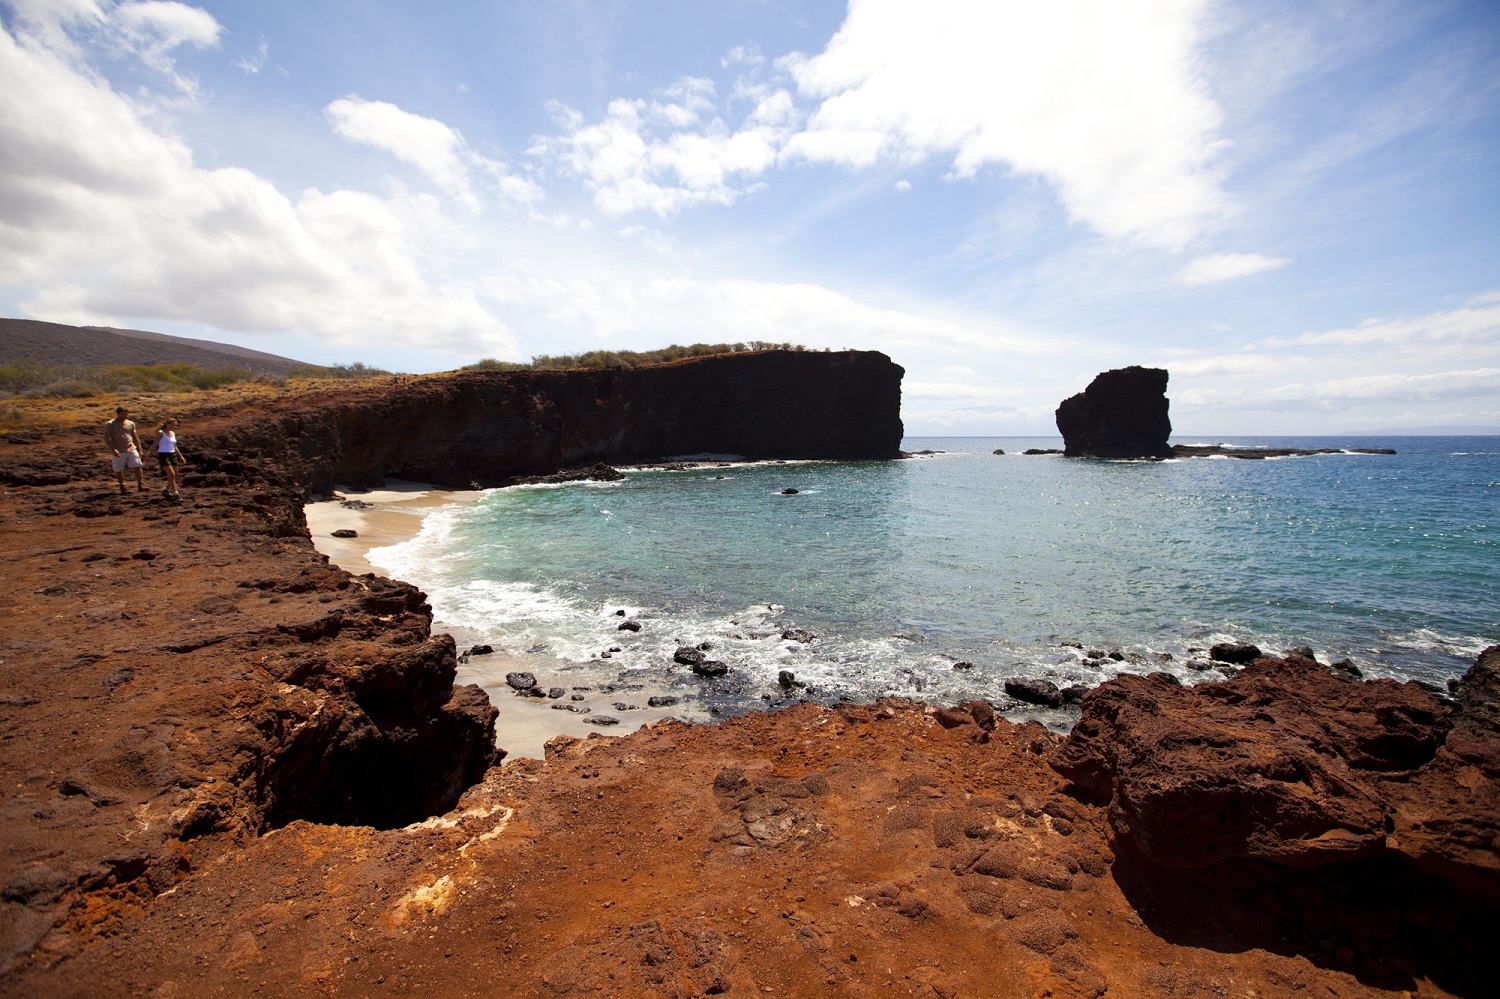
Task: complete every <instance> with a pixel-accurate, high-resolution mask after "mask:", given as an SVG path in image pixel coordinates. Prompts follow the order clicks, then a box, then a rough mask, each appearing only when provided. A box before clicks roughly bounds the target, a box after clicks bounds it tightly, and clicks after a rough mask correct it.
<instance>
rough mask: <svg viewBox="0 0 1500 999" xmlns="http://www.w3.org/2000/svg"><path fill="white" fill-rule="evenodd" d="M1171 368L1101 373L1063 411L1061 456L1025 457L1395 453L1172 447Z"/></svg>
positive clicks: (1380, 450)
mask: <svg viewBox="0 0 1500 999" xmlns="http://www.w3.org/2000/svg"><path fill="white" fill-rule="evenodd" d="M1167 379H1168V372H1167V370H1166V369H1165V368H1143V367H1139V366H1136V365H1132V366H1131V367H1128V368H1116V369H1114V370H1112V371H1105V372H1101V373H1100V374H1099V375H1097V376H1095V378H1094V380H1093V381H1091V382H1089V385H1088V388H1086V389H1084V390H1083V391H1082V392H1079V393H1078V394H1077V395H1072V396H1069V397H1068V398H1066V399H1064V400H1063V401H1062V402H1061V403H1060V404H1058V407H1057V413H1056V418H1057V429H1058V432H1059V433H1061V434H1062V436H1063V447H1062V449H1061V451H1060V452H1059V451H1058V450H1056V449H1052V448H1032V449H1029V450H1027V451H1025V452H1023V453H1024V454H1059V453H1061V454H1063V455H1066V456H1067V457H1070V458H1129V459H1136V460H1141V459H1149V460H1156V461H1160V460H1164V459H1167V458H1251V459H1253V458H1301V457H1308V456H1310V455H1315V454H1395V453H1396V452H1395V451H1393V450H1391V449H1390V448H1295V447H1254V448H1251V447H1232V446H1230V445H1227V444H1169V443H1168V438H1170V437H1171V436H1172V420H1171V417H1170V415H1169V411H1170V409H1171V401H1170V400H1169V399H1168V398H1167Z"/></svg>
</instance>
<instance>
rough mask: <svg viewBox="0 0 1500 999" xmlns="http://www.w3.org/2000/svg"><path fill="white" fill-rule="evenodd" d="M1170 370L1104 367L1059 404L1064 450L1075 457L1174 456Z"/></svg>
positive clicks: (1058, 420) (1066, 453) (1058, 416)
mask: <svg viewBox="0 0 1500 999" xmlns="http://www.w3.org/2000/svg"><path fill="white" fill-rule="evenodd" d="M1166 393H1167V372H1166V370H1165V369H1163V368H1142V367H1137V366H1131V367H1128V368H1117V369H1115V370H1113V371H1105V372H1103V373H1102V374H1100V375H1097V376H1096V377H1095V378H1094V380H1093V381H1091V382H1089V386H1088V388H1086V389H1084V390H1083V391H1082V392H1080V393H1078V394H1077V395H1074V396H1069V397H1068V398H1067V399H1064V400H1063V401H1062V402H1061V403H1060V404H1059V405H1058V407H1057V429H1058V431H1059V432H1060V433H1061V434H1062V436H1063V454H1065V455H1067V456H1069V457H1074V458H1170V457H1172V448H1171V447H1170V446H1169V445H1168V444H1167V438H1169V437H1171V436H1172V421H1171V420H1170V419H1169V418H1168V416H1167V408H1168V402H1167V395H1166Z"/></svg>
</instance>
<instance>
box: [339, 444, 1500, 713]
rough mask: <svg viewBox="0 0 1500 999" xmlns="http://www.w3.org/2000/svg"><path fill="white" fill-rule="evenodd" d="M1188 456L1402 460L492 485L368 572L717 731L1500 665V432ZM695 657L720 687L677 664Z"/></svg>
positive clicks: (1121, 464) (655, 475) (524, 650)
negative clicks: (793, 715) (1219, 666)
mask: <svg viewBox="0 0 1500 999" xmlns="http://www.w3.org/2000/svg"><path fill="white" fill-rule="evenodd" d="M1174 442H1175V443H1226V444H1229V445H1233V446H1236V447H1297V448H1319V447H1332V448H1357V447H1395V448H1396V449H1397V450H1398V452H1399V453H1397V454H1395V455H1368V454H1349V453H1340V454H1332V455H1320V456H1311V457H1289V458H1273V459H1262V460H1240V459H1230V458H1195V459H1184V460H1174V461H1165V462H1131V461H1100V460H1083V459H1068V458H1063V457H1061V456H1044V455H1033V456H1027V455H1022V454H1020V453H1019V452H1021V451H1022V450H1024V449H1026V448H1030V447H1058V446H1060V442H1059V441H1058V440H1057V439H1055V438H1050V439H1049V438H1037V439H1029V438H1013V437H1000V438H977V437H957V438H908V439H907V440H906V441H905V442H904V444H903V447H904V448H905V449H906V450H908V451H920V450H928V451H934V452H941V453H935V454H931V455H924V456H919V457H914V458H911V459H907V460H901V461H888V462H851V463H837V462H763V463H737V462H731V461H719V460H709V461H701V462H700V463H699V464H698V465H697V467H694V468H690V469H686V470H675V471H674V470H664V469H638V470H629V471H627V474H626V477H625V479H624V480H623V481H621V482H614V483H573V484H567V485H559V486H522V487H513V488H509V489H497V490H492V491H490V492H488V493H487V494H485V495H484V496H483V497H482V498H481V499H480V500H479V501H478V502H473V503H464V504H455V505H452V506H446V507H440V508H438V509H437V510H435V511H434V512H433V513H431V514H430V515H428V516H427V517H426V519H425V520H424V521H423V526H422V528H421V531H420V533H419V534H418V535H417V536H416V537H415V538H413V539H411V540H409V541H406V542H403V543H401V544H397V545H394V546H390V547H385V548H378V549H375V550H372V551H371V552H370V553H369V556H368V557H369V559H370V561H371V563H372V564H374V565H376V566H378V567H380V568H381V569H382V571H384V572H386V573H388V574H390V575H392V576H396V577H399V578H402V579H406V580H408V581H410V582H413V583H415V584H417V585H418V586H420V587H421V588H422V589H424V590H425V591H426V592H427V593H428V595H429V598H430V600H431V602H432V606H433V609H434V614H435V618H436V626H437V627H438V628H439V629H441V628H448V629H451V630H453V631H454V633H455V634H456V635H458V636H461V640H462V641H464V642H465V643H466V644H467V642H468V641H469V640H472V641H474V642H476V643H477V642H484V643H487V644H493V645H494V646H495V647H496V648H499V649H504V650H507V651H510V652H513V653H518V654H521V655H522V656H525V657H526V658H527V662H534V663H535V664H536V668H535V672H536V673H537V675H538V676H539V677H540V678H542V681H543V684H544V685H545V684H546V683H548V682H552V683H559V684H564V685H567V686H573V687H577V688H579V689H582V688H584V687H590V686H592V687H594V688H595V689H597V688H599V687H600V686H601V685H602V686H603V687H604V689H610V688H611V686H623V687H624V688H625V689H632V687H634V688H636V689H641V688H644V689H648V690H658V689H670V690H672V691H674V692H677V693H679V694H680V696H681V697H682V699H683V701H684V703H685V704H688V705H692V706H694V707H696V708H697V709H698V710H711V711H713V712H714V713H716V714H720V715H723V714H733V713H738V712H740V711H744V710H749V709H752V708H756V707H762V706H765V705H766V704H767V702H770V703H772V704H775V703H780V702H783V701H785V700H787V699H788V698H798V697H801V698H811V699H814V700H819V701H824V702H833V701H837V700H840V699H849V700H859V701H865V700H870V699H874V698H878V697H881V696H886V695H900V696H906V697H915V698H920V699H923V700H926V701H929V702H932V703H938V704H950V703H957V702H961V701H964V700H968V699H971V698H986V699H990V700H992V701H994V702H996V704H997V706H1005V705H1008V704H1009V702H1008V700H1007V698H1006V697H1005V696H1004V693H1003V689H1004V681H1005V680H1006V679H1007V678H1009V677H1015V676H1026V677H1036V678H1045V679H1048V680H1051V681H1053V682H1054V683H1056V684H1058V685H1059V686H1069V685H1074V684H1084V685H1088V686H1093V685H1096V684H1098V683H1100V682H1102V681H1104V680H1107V679H1109V678H1110V677H1113V676H1116V675H1119V674H1121V673H1127V672H1134V673H1145V672H1153V671H1166V672H1170V673H1173V674H1175V675H1176V676H1178V677H1179V678H1180V679H1181V680H1182V681H1183V682H1185V683H1193V682H1199V681H1201V680H1203V679H1217V678H1220V676H1221V674H1220V673H1218V672H1216V671H1205V670H1204V669H1203V666H1204V660H1206V659H1207V654H1206V650H1207V649H1208V648H1209V647H1210V646H1211V645H1213V644H1214V643H1216V642H1220V641H1228V640H1239V641H1248V642H1252V643H1254V644H1256V645H1258V646H1260V647H1261V648H1262V649H1263V650H1265V651H1267V652H1272V653H1279V652H1280V651H1281V650H1282V649H1286V648H1289V647H1292V646H1298V645H1308V646H1311V647H1312V648H1313V649H1314V650H1315V651H1316V653H1317V655H1318V658H1319V659H1320V660H1322V661H1324V662H1329V661H1333V660H1338V659H1348V660H1350V661H1352V662H1353V663H1354V664H1355V665H1356V666H1357V667H1358V668H1359V669H1360V670H1361V671H1362V672H1363V673H1364V674H1365V675H1366V676H1367V677H1394V678H1397V679H1403V680H1407V679H1416V680H1420V681H1423V682H1425V683H1427V684H1429V685H1433V686H1435V687H1437V688H1441V687H1442V686H1443V685H1444V684H1446V682H1447V681H1448V680H1449V679H1451V678H1453V677H1456V676H1458V675H1460V674H1461V673H1462V672H1463V671H1464V670H1465V669H1467V668H1468V666H1469V665H1470V664H1471V663H1472V662H1473V659H1474V657H1475V656H1476V655H1477V654H1478V653H1479V652H1480V651H1481V650H1482V649H1483V648H1484V647H1486V646H1487V645H1489V644H1492V643H1495V642H1500V581H1497V576H1500V574H1497V571H1496V570H1497V569H1500V516H1497V514H1500V437H1392V438H1380V439H1375V438H1350V437H1336V438H1309V437H1299V438H1271V437H1267V438H1226V439H1222V440H1221V441H1210V440H1203V439H1194V438H1185V437H1178V438H1174ZM996 449H1003V450H1004V451H1005V452H1006V453H1005V454H1003V455H997V454H994V453H992V452H994V451H995V450H996ZM787 489H795V490H797V492H796V493H795V494H784V492H783V491H784V490H787ZM620 611H624V614H623V615H621V614H620V613H619V612H620ZM625 620H630V621H635V622H638V623H639V624H640V626H641V627H640V630H639V631H635V632H630V631H621V630H619V626H620V624H621V623H623V622H624V621H625ZM793 629H800V630H801V631H803V632H806V633H808V634H810V635H812V636H815V637H814V638H813V639H812V640H811V641H798V640H796V638H795V637H793V638H785V637H783V636H784V635H785V634H787V633H789V632H792V630H793ZM803 637H805V636H803ZM701 643H708V645H709V646H710V648H709V650H708V656H709V657H710V658H711V659H715V660H719V661H722V662H723V663H725V664H727V665H728V666H729V667H730V672H729V674H728V675H727V676H725V677H724V678H722V679H718V680H705V679H703V678H700V677H698V676H695V675H693V674H692V673H691V672H689V671H688V670H687V669H686V668H685V667H683V666H680V665H674V664H673V662H672V659H673V653H674V652H675V650H676V649H678V648H679V647H680V646H684V645H690V646H698V645H700V644H701ZM611 650H615V651H611ZM782 671H788V672H790V673H791V674H793V675H794V677H795V679H796V681H797V682H798V683H799V684H804V685H805V686H800V687H792V688H790V689H787V688H785V687H784V686H783V685H782V683H781V682H780V680H779V677H780V674H781V672H782ZM461 678H462V677H461ZM1011 707H1013V708H1016V710H1024V711H1026V712H1030V713H1033V714H1037V713H1038V712H1037V709H1033V708H1024V709H1021V708H1018V707H1017V706H1015V705H1011ZM1039 714H1040V715H1041V716H1042V720H1044V721H1047V722H1048V723H1050V724H1054V725H1058V726H1061V725H1063V724H1066V721H1067V718H1066V715H1067V709H1061V710H1060V711H1059V712H1054V713H1051V714H1049V713H1048V712H1046V711H1042V712H1039Z"/></svg>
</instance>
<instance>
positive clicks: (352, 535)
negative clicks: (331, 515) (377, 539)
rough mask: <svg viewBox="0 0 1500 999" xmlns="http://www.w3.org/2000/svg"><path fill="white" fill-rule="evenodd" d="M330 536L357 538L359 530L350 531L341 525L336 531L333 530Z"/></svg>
mask: <svg viewBox="0 0 1500 999" xmlns="http://www.w3.org/2000/svg"><path fill="white" fill-rule="evenodd" d="M332 537H335V538H357V537H359V532H358V531H351V530H350V529H349V528H347V527H341V528H339V529H338V530H337V531H334V532H333V534H332Z"/></svg>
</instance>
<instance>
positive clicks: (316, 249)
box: [0, 10, 516, 355]
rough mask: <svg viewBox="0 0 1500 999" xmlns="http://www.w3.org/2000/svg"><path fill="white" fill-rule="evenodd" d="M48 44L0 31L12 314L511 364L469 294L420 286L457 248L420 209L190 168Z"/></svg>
mask: <svg viewBox="0 0 1500 999" xmlns="http://www.w3.org/2000/svg"><path fill="white" fill-rule="evenodd" d="M167 15H170V16H167ZM175 16H176V12H173V11H166V12H163V11H161V10H158V11H156V13H154V14H151V15H150V18H155V20H151V19H150V18H148V19H147V23H149V24H150V25H152V26H153V27H152V30H153V31H155V30H159V31H160V32H161V34H162V37H164V38H165V37H179V36H181V37H188V38H191V37H195V36H194V35H193V34H192V31H193V30H198V29H193V28H192V25H193V23H194V22H193V21H192V20H191V19H188V20H185V21H182V22H179V21H175V20H172V19H171V18H172V17H175ZM184 25H186V27H184ZM199 28H200V29H201V24H200V26H199ZM173 32H176V34H175V35H174V34H173ZM49 37H51V36H48V35H47V34H46V33H45V32H43V33H41V34H38V35H27V34H21V35H15V36H13V35H12V34H11V33H10V32H9V31H8V30H6V29H5V28H4V26H3V25H0V93H4V94H5V95H6V99H5V100H3V101H0V148H4V149H5V150H6V155H5V156H4V157H0V283H3V284H5V285H8V286H11V287H16V288H34V289H40V290H38V291H35V292H33V293H32V297H31V298H30V299H29V300H28V301H25V302H23V303H22V306H23V308H24V309H25V310H26V312H27V313H28V314H30V315H33V316H36V317H38V318H48V319H55V320H59V321H73V322H79V321H83V322H110V323H117V322H121V321H125V320H129V319H132V318H139V317H149V318H158V319H175V320H183V321H187V322H195V323H202V324H206V325H211V326H217V327H219V328H221V329H225V330H240V331H252V332H253V331H295V332H298V333H302V334H305V335H309V336H315V337H321V338H324V339H328V340H331V341H336V342H340V343H349V344H356V343H362V342H367V340H368V338H369V337H370V336H372V335H380V336H382V337H384V338H387V339H388V340H389V341H391V342H393V343H402V342H405V343H409V344H413V345H420V346H424V347H443V346H445V345H456V344H459V343H462V344H464V345H465V346H466V347H470V348H472V347H474V346H476V345H477V346H481V347H483V348H484V349H486V350H487V352H491V353H493V352H502V353H508V354H512V355H514V354H515V353H516V345H515V339H514V337H513V336H512V335H511V333H510V332H509V330H507V329H506V328H505V326H504V325H503V324H502V323H501V322H500V321H499V320H497V319H496V318H495V317H494V316H493V315H491V314H490V313H489V312H488V310H487V309H486V308H485V307H484V306H483V304H482V303H481V301H480V298H479V292H478V290H477V289H476V288H475V287H473V286H471V285H469V284H468V283H466V282H465V281H463V280H459V279H447V278H433V277H431V276H429V274H428V272H427V271H426V270H425V269H424V267H425V266H426V263H427V261H429V260H432V259H435V258H440V257H441V256H442V254H443V253H444V252H445V251H446V249H447V248H448V247H451V246H453V245H456V244H460V243H461V242H462V240H463V237H462V235H461V234H460V233H459V232H457V231H456V230H455V228H454V227H453V226H452V225H451V224H450V223H449V222H448V221H447V220H446V219H445V218H444V217H443V216H442V213H441V210H440V206H439V205H438V204H437V202H436V201H435V199H432V198H428V197H421V196H409V195H402V194H398V195H396V196H394V197H391V198H384V199H382V198H377V197H374V196H372V195H368V194H363V193H359V192H354V191H333V192H331V193H323V192H320V191H317V190H308V191H305V192H303V193H302V194H301V195H300V196H299V197H297V198H296V199H295V200H293V199H290V198H288V197H287V196H285V195H284V194H282V193H281V192H280V191H278V190H277V189H276V188H275V187H274V186H273V185H272V184H271V183H270V182H268V181H266V180H265V179H263V178H261V177H258V176H256V175H255V174H253V173H251V172H249V171H247V170H243V169H237V168H225V169H216V170H207V169H203V168H201V167H198V166H197V165H196V164H195V163H194V158H193V154H192V151H191V150H190V149H189V147H188V146H187V145H186V144H185V143H184V142H183V141H182V140H181V139H179V138H177V137H175V136H173V135H171V134H168V133H166V132H164V131H160V130H158V128H157V127H156V126H155V125H153V124H152V123H151V122H154V121H155V120H156V117H155V116H152V117H151V118H150V119H148V118H147V117H146V116H145V115H144V114H143V112H142V111H141V109H140V108H139V107H138V106H137V105H136V104H135V103H133V102H132V100H130V99H128V98H126V97H125V96H123V95H121V94H119V93H117V92H116V91H114V90H113V89H112V88H111V87H110V85H109V84H108V82H106V81H105V80H104V79H103V78H102V77H100V76H99V75H97V74H95V73H93V72H91V71H90V69H89V68H88V67H87V66H86V65H78V64H77V62H76V57H77V52H76V50H74V49H71V48H68V47H67V46H64V50H63V51H58V50H56V49H53V48H50V47H49V45H48V39H49ZM196 37H206V36H204V35H202V34H201V32H200V35H198V36H196ZM148 99H149V98H148Z"/></svg>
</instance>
